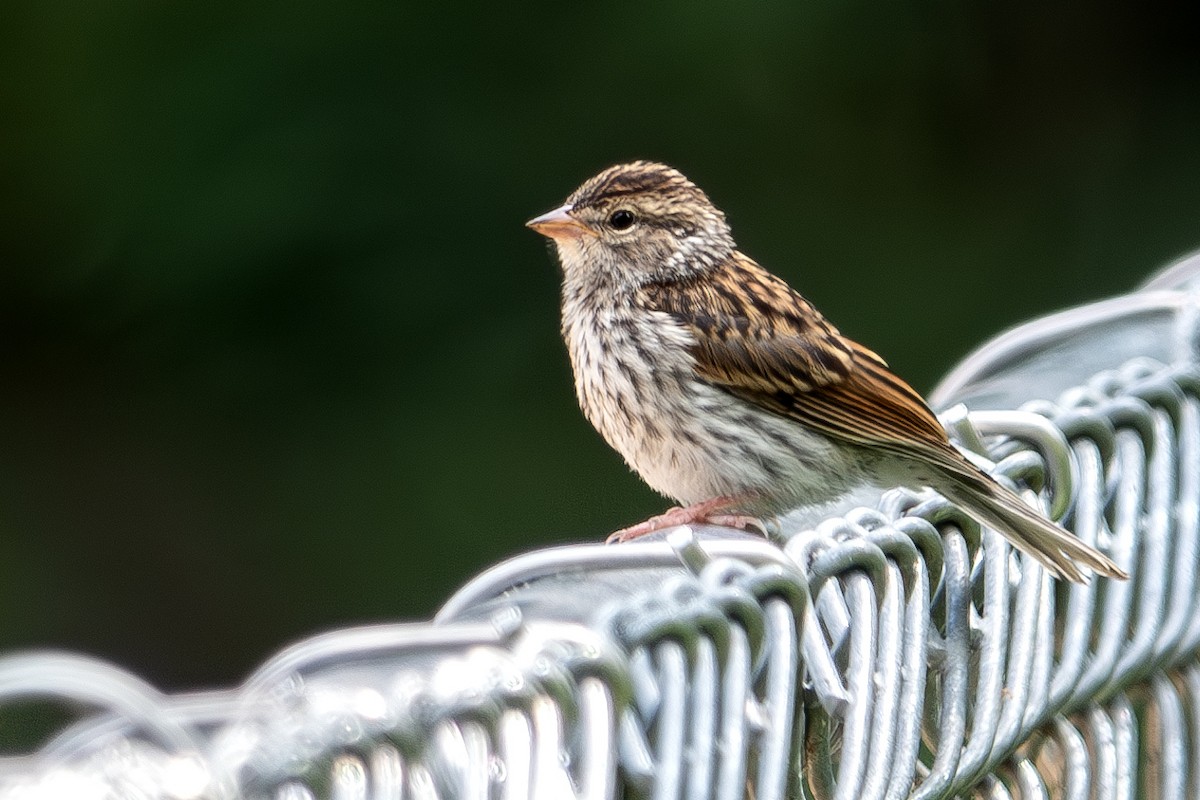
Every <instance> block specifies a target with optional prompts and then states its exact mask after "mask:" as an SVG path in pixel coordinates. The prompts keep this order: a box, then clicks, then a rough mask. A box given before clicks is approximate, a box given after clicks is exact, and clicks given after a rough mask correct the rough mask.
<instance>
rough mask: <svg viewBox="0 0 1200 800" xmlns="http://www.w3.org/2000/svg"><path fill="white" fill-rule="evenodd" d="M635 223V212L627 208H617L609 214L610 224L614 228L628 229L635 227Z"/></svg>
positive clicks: (619, 229)
mask: <svg viewBox="0 0 1200 800" xmlns="http://www.w3.org/2000/svg"><path fill="white" fill-rule="evenodd" d="M633 223H634V218H633V212H632V211H630V210H629V209H626V208H620V209H617V210H616V211H614V212H613V213H612V214H610V215H609V216H608V224H609V225H611V226H612V228H613V229H614V230H618V231H627V230H629V229H630V228H632V227H633Z"/></svg>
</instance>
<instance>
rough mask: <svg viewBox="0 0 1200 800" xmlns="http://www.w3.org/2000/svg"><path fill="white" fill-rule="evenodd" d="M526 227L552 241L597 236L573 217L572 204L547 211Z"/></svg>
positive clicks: (530, 221) (526, 224)
mask: <svg viewBox="0 0 1200 800" xmlns="http://www.w3.org/2000/svg"><path fill="white" fill-rule="evenodd" d="M525 227H527V228H533V229H534V230H535V231H537V232H538V233H540V234H542V235H543V236H549V237H550V238H551V239H560V238H566V239H573V238H577V237H579V236H582V235H584V234H587V235H589V236H595V235H596V233H595V231H593V230H592V229H591V228H589V227H588V226H586V225H584V224H583V223H582V222H580V221H579V220H577V219H575V217H573V216H571V204H570V203H568V204H566V205H565V206H560V207H559V208H556V209H554V210H553V211H547V212H546V213H545V214H542V215H541V216H540V217H534V218H533V219H531V220H529V222H526V223H525Z"/></svg>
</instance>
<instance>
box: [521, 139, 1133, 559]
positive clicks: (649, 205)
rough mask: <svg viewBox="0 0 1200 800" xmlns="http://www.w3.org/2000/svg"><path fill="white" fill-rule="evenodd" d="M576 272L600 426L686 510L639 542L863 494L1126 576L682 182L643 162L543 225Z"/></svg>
mask: <svg viewBox="0 0 1200 800" xmlns="http://www.w3.org/2000/svg"><path fill="white" fill-rule="evenodd" d="M529 225H530V227H532V228H534V229H535V230H537V231H539V232H540V233H543V234H545V235H546V236H549V237H550V238H551V239H552V240H553V241H554V243H555V245H556V247H557V250H558V254H559V258H560V261H561V262H562V266H563V309H562V310H563V336H564V338H565V339H566V342H567V346H568V350H569V352H570V355H571V363H572V367H573V369H574V372H575V385H576V393H577V395H578V397H579V402H580V406H581V407H582V408H583V411H584V413H585V415H586V416H587V417H588V419H589V420H590V421H591V422H592V424H593V425H595V426H596V428H597V430H599V431H600V433H601V435H603V436H604V438H605V439H606V440H608V442H609V443H610V444H611V445H612V446H613V447H614V448H615V449H616V450H617V451H618V452H620V453H621V454H622V455H623V456H624V457H625V459H626V461H627V462H628V463H629V464H630V466H631V467H633V469H634V470H636V471H637V472H638V473H639V474H640V475H642V477H643V478H644V479H645V480H646V482H647V483H649V484H650V485H651V486H652V487H653V488H655V489H657V490H658V491H660V492H662V493H663V494H666V495H668V496H670V497H673V498H675V499H677V500H678V501H680V502H681V503H684V504H685V505H687V506H688V507H687V508H684V509H676V510H673V511H672V512H668V513H667V514H665V515H663V516H662V517H656V518H654V519H652V520H649V521H648V522H646V523H643V524H642V525H639V526H635V527H634V528H630V529H628V530H627V531H626V532H625V533H626V534H628V535H640V534H642V533H645V532H648V531H650V530H655V529H658V528H661V527H666V526H669V525H673V524H680V523H683V522H689V521H699V520H704V519H718V520H725V519H727V518H728V517H729V516H730V515H749V516H751V517H753V516H762V515H770V514H778V513H781V512H784V511H787V510H789V509H791V508H795V507H797V506H800V505H805V504H813V503H820V502H827V501H829V500H832V499H835V498H837V497H838V496H839V495H841V494H843V493H845V492H847V491H849V490H850V489H852V488H853V487H855V486H856V485H859V484H861V483H864V482H871V483H874V484H876V485H879V486H895V485H901V486H909V487H914V488H915V487H920V486H929V487H932V488H934V489H936V490H937V491H939V492H941V493H943V494H944V495H946V496H947V497H948V498H950V499H951V500H952V501H954V502H955V503H957V504H959V505H961V506H963V507H964V509H965V510H966V511H967V512H968V513H970V514H971V515H972V516H974V517H976V518H977V519H979V520H980V521H981V522H983V523H986V524H988V525H990V526H992V527H994V528H996V529H997V530H999V531H1000V532H1001V533H1003V534H1005V535H1006V536H1007V537H1008V538H1009V539H1010V540H1011V541H1012V542H1013V543H1014V544H1015V545H1016V546H1017V547H1018V548H1020V549H1022V550H1024V551H1026V552H1028V553H1030V554H1031V555H1033V556H1034V557H1035V558H1037V559H1038V560H1039V561H1041V562H1042V563H1043V564H1045V565H1046V567H1047V568H1048V569H1049V570H1050V571H1051V572H1053V573H1054V574H1056V575H1059V576H1062V577H1065V578H1068V579H1071V580H1082V579H1083V573H1082V572H1081V570H1080V565H1082V566H1083V567H1086V568H1088V569H1091V570H1093V571H1096V572H1099V573H1101V574H1104V575H1110V576H1118V577H1119V576H1123V573H1122V572H1121V570H1120V569H1119V568H1117V566H1116V565H1115V564H1114V563H1113V562H1112V561H1110V560H1109V559H1108V558H1106V557H1105V556H1104V555H1102V554H1100V553H1099V552H1097V551H1096V550H1094V549H1093V548H1091V547H1088V546H1087V545H1085V544H1084V543H1082V542H1080V541H1079V540H1078V539H1077V538H1075V537H1074V536H1072V535H1070V534H1069V533H1067V532H1066V531H1064V530H1062V529H1061V528H1059V527H1058V526H1057V525H1055V524H1054V523H1052V522H1050V521H1049V520H1047V519H1046V518H1045V517H1043V516H1041V515H1040V514H1038V513H1037V512H1036V511H1035V510H1034V509H1032V508H1030V507H1029V506H1028V505H1026V504H1025V503H1024V502H1023V501H1022V500H1021V499H1020V498H1019V497H1017V496H1016V495H1014V494H1013V493H1012V492H1010V491H1008V490H1007V489H1005V488H1003V487H1001V486H1000V485H999V484H998V483H996V482H995V481H994V480H993V479H992V478H991V477H990V476H988V475H986V474H985V473H983V472H981V471H980V470H979V469H978V468H976V467H975V466H974V465H973V464H971V463H970V462H969V461H968V460H967V459H966V458H965V457H964V456H963V455H962V454H961V453H959V452H958V451H957V450H956V449H955V448H954V446H953V445H951V444H950V442H949V440H948V439H947V437H946V433H945V431H944V430H943V428H942V426H941V425H940V424H939V423H938V421H937V418H936V417H935V416H934V414H933V412H932V411H930V410H929V408H928V406H926V404H925V402H924V400H922V399H921V396H920V395H919V394H917V392H916V391H914V390H913V389H912V388H911V387H910V386H909V385H908V384H907V383H905V382H904V381H902V380H901V379H900V378H898V377H896V376H895V375H894V374H892V372H891V371H890V370H889V369H888V367H887V364H886V363H884V361H883V359H881V358H880V357H879V356H877V355H875V353H873V352H871V351H870V350H868V349H867V348H865V347H863V346H862V345H860V344H858V343H856V342H854V341H852V340H850V339H848V338H846V337H844V336H842V335H841V334H840V333H839V332H838V331H837V329H836V328H834V327H833V326H832V325H831V324H829V322H827V321H826V320H825V318H824V317H822V316H821V314H820V312H818V311H817V310H816V309H815V308H813V306H812V305H811V304H810V303H809V302H808V301H807V300H805V299H804V298H803V297H801V296H800V295H799V294H798V293H797V292H795V291H794V290H793V289H792V288H791V287H789V286H788V285H787V284H786V283H784V281H782V280H781V279H779V278H777V277H775V276H774V275H772V274H771V273H769V272H767V271H766V270H764V269H763V268H762V267H760V266H759V265H758V264H756V263H755V262H754V261H753V260H751V259H750V258H749V257H747V256H745V255H744V254H742V253H741V252H739V251H738V250H737V249H736V246H735V244H734V242H733V238H732V236H731V234H730V232H729V227H728V225H727V224H726V222H725V216H724V214H722V213H721V212H720V210H718V209H717V208H716V207H715V206H713V204H712V203H711V202H710V201H709V199H708V197H707V196H706V195H705V194H704V193H703V192H702V191H701V190H700V189H699V188H697V187H696V186H695V185H694V184H692V183H691V182H690V181H688V180H687V178H685V177H684V176H683V175H682V174H680V173H679V172H677V171H676V170H674V169H672V168H670V167H668V166H665V165H663V164H656V163H652V162H644V161H639V162H634V163H632V164H621V165H618V166H615V167H611V168H609V169H607V170H605V171H604V172H602V173H600V174H599V175H597V176H596V177H594V178H592V179H591V180H589V181H587V182H586V183H584V184H583V185H582V186H581V187H580V188H579V189H578V190H576V191H575V192H574V193H573V194H572V195H571V197H570V198H568V200H567V203H566V205H564V206H562V207H561V208H558V209H555V210H554V211H551V212H550V213H548V214H545V215H543V216H541V217H538V218H537V219H535V220H532V221H531V222H530V223H529Z"/></svg>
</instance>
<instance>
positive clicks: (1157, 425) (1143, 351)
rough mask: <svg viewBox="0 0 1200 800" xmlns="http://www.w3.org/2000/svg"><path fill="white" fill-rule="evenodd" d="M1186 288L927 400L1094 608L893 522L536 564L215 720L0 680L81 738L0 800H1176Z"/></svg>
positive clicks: (918, 523) (911, 520) (1199, 673)
mask: <svg viewBox="0 0 1200 800" xmlns="http://www.w3.org/2000/svg"><path fill="white" fill-rule="evenodd" d="M1196 272H1197V269H1193V268H1190V267H1188V266H1186V265H1185V266H1184V267H1182V268H1181V267H1175V268H1173V269H1172V270H1170V271H1168V272H1166V273H1164V274H1163V275H1162V276H1160V277H1159V278H1157V279H1156V282H1155V283H1154V284H1152V285H1151V286H1150V287H1149V288H1148V289H1147V290H1145V291H1143V292H1139V293H1136V294H1133V295H1129V296H1127V297H1125V298H1119V299H1118V300H1114V301H1108V302H1107V303H1105V304H1100V305H1099V306H1096V307H1094V308H1093V309H1092V311H1091V313H1087V312H1086V310H1085V311H1079V310H1076V311H1073V312H1067V313H1066V314H1065V315H1059V316H1057V317H1052V318H1049V320H1046V321H1042V322H1040V323H1035V324H1034V326H1032V327H1030V328H1027V329H1025V330H1023V331H1018V332H1014V333H1012V334H1008V335H1007V336H1006V337H1001V339H999V340H998V341H997V343H995V344H994V345H993V346H991V347H990V348H985V349H984V350H983V351H981V353H980V354H977V355H976V356H973V357H972V358H970V359H968V360H967V362H965V363H964V365H963V367H961V368H960V369H959V370H957V371H956V372H954V373H952V375H951V376H950V378H948V379H947V382H946V383H944V384H943V386H942V388H941V389H940V390H939V392H938V394H937V395H936V397H937V398H938V401H939V403H940V404H941V405H943V406H945V405H949V404H950V402H952V401H954V400H958V399H964V400H966V401H967V402H968V403H969V404H970V406H971V407H972V408H974V409H977V410H974V411H972V412H967V411H966V410H965V408H964V407H962V406H957V407H953V408H951V409H950V410H949V411H947V412H946V414H945V415H944V421H945V422H946V424H947V426H948V428H949V429H950V430H951V431H952V432H953V434H954V435H955V436H956V438H957V439H958V440H959V442H960V443H961V444H962V446H964V447H965V448H969V449H972V450H974V451H976V452H978V453H979V454H980V455H985V454H986V456H987V457H988V458H989V459H990V460H991V462H992V464H993V474H995V475H997V476H998V478H999V479H1001V480H1003V481H1008V482H1010V483H1011V485H1013V486H1014V487H1016V488H1019V489H1021V490H1023V491H1024V492H1026V493H1027V495H1028V496H1029V497H1030V499H1036V500H1037V501H1039V502H1042V503H1043V504H1044V507H1045V508H1046V509H1047V511H1048V512H1049V513H1051V514H1052V515H1054V516H1062V517H1064V522H1065V524H1066V525H1067V526H1068V527H1070V528H1071V529H1072V530H1074V531H1075V533H1076V534H1077V535H1078V536H1080V537H1081V538H1082V539H1083V540H1085V541H1087V542H1089V543H1092V544H1094V545H1096V546H1097V547H1098V548H1100V549H1101V550H1103V551H1105V552H1106V553H1108V554H1109V555H1111V556H1112V557H1113V558H1114V560H1116V562H1117V563H1118V564H1119V565H1121V566H1122V567H1123V568H1124V569H1126V570H1127V571H1128V572H1129V573H1130V576H1131V578H1130V580H1129V581H1128V582H1110V581H1106V580H1094V581H1092V582H1091V583H1090V584H1087V585H1066V584H1062V583H1056V582H1054V581H1052V580H1050V579H1049V578H1048V577H1047V576H1046V574H1045V572H1044V570H1043V569H1042V568H1041V567H1040V566H1039V565H1038V564H1037V563H1036V562H1033V561H1031V560H1029V559H1027V558H1024V557H1023V556H1021V555H1020V554H1017V553H1015V552H1014V551H1012V550H1011V548H1010V547H1009V546H1008V544H1007V543H1006V542H1005V540H1004V539H1003V538H1002V537H1001V536H1000V535H999V534H998V533H996V532H994V531H991V530H987V529H981V528H980V527H979V526H978V525H977V524H975V523H974V522H973V521H972V520H970V518H968V517H967V516H965V514H963V513H962V512H961V511H960V510H959V509H958V508H956V507H955V506H953V505H952V504H950V503H949V502H947V501H946V500H944V499H942V498H941V497H939V496H937V495H934V494H932V493H923V494H916V493H912V492H907V491H901V490H892V491H889V492H886V493H884V494H883V495H882V496H881V497H880V498H879V500H878V502H877V503H875V504H874V506H873V507H861V508H856V509H853V510H850V511H848V512H847V513H845V514H844V515H842V516H838V517H833V518H829V519H825V520H824V521H822V522H821V523H820V524H818V525H816V526H815V527H813V528H811V529H807V528H804V529H800V530H791V529H789V528H788V527H787V526H786V522H784V523H781V524H780V525H779V526H777V528H776V529H775V530H774V531H773V533H774V534H775V540H774V541H772V542H768V541H765V540H762V539H758V538H753V537H748V536H744V535H739V534H736V533H734V532H731V531H728V530H722V529H717V528H710V527H705V526H697V527H694V528H680V529H676V530H674V531H671V532H669V533H668V534H667V535H665V536H664V537H661V539H660V540H658V541H649V542H636V543H631V544H627V545H622V546H615V547H608V546H602V545H579V546H571V547H563V548H557V549H552V550H544V551H538V552H534V553H530V554H527V555H524V556H521V557H518V558H515V559H513V560H511V561H508V562H504V563H502V564H499V565H497V566H496V567H494V568H492V569H491V570H489V571H487V572H485V573H484V574H482V575H480V576H479V577H478V578H477V579H475V580H474V581H472V582H471V583H469V584H468V585H467V586H465V587H464V588H463V589H462V590H460V591H459V592H458V593H457V594H456V595H455V596H454V597H452V598H451V599H450V600H449V601H448V602H447V603H446V605H445V606H444V607H443V609H442V610H441V612H440V613H439V614H438V616H437V617H436V619H434V620H433V621H431V622H428V623H414V624H403V625H385V626H372V627H365V628H358V629H347V630H340V631H334V632H331V633H329V634H325V635H322V636H318V637H314V638H312V639H308V640H306V641H303V642H300V643H298V644H296V645H294V646H292V647H290V648H288V649H286V650H284V651H283V652H281V653H279V654H277V655H276V656H274V657H273V658H271V659H270V660H268V661H267V662H266V663H265V664H263V665H262V666H261V668H260V669H259V670H258V671H257V672H256V673H255V674H254V675H252V676H251V677H250V678H249V680H247V681H246V682H245V683H244V684H243V685H242V686H240V687H238V688H236V689H231V690H228V691H220V692H205V693H196V694H186V695H163V694H160V693H158V692H157V691H155V690H154V689H153V688H152V687H150V686H148V685H146V684H145V683H144V682H142V681H140V680H139V679H137V678H136V677H135V676H133V675H130V674H128V673H126V672H124V671H121V670H119V669H117V668H115V667H113V666H110V665H107V664H104V663H102V662H99V661H96V660H94V659H90V658H87V657H83V656H76V655H69V654H62V653H18V654H13V655H9V656H7V657H5V658H2V659H0V714H3V713H4V711H5V709H6V708H12V707H14V706H15V705H16V704H18V703H20V702H23V701H25V700H27V699H29V698H45V699H50V700H53V701H56V702H61V703H64V704H69V705H76V706H78V705H82V706H85V707H87V708H90V709H93V711H92V713H90V714H88V715H87V716H86V717H85V718H83V719H82V720H81V721H78V722H75V723H72V724H70V725H69V726H67V727H65V728H64V729H63V730H61V731H60V732H58V733H57V735H56V736H55V737H54V738H53V739H52V740H50V741H49V742H48V743H46V744H45V745H44V746H43V747H41V748H40V749H39V750H38V751H37V752H34V753H29V754H26V755H22V756H15V757H14V756H10V757H6V758H4V759H3V760H0V796H3V797H5V798H10V797H11V798H58V797H72V798H87V797H96V798H101V797H103V798H107V797H132V798H232V797H249V798H264V799H265V798H272V799H274V800H302V799H304V798H338V799H339V800H349V799H350V798H364V800H365V798H419V799H421V800H426V799H427V800H434V799H435V798H495V799H497V800H523V798H566V797H575V798H594V799H595V800H601V799H602V798H613V797H630V798H642V797H645V798H688V800H702V799H704V798H713V800H732V799H733V798H739V797H754V798H757V800H773V799H774V798H784V797H801V796H805V795H807V796H811V797H814V798H818V799H819V800H848V799H849V798H869V799H873V798H887V799H889V800H898V799H899V798H919V799H920V800H932V799H933V798H947V797H954V796H964V795H969V796H975V797H980V798H995V799H996V800H999V799H1000V798H1022V799H1023V800H1030V799H1032V798H1039V797H1064V798H1084V797H1094V798H1128V797H1133V796H1135V795H1136V796H1142V797H1148V798H1163V799H1164V800H1166V799H1167V798H1176V797H1180V798H1182V797H1198V796H1200V661H1198V660H1197V658H1196V654H1197V650H1198V648H1200V613H1197V611H1198V610H1200V609H1198V608H1197V606H1198V604H1200V591H1197V583H1196V581H1197V579H1196V573H1197V568H1198V566H1200V564H1198V560H1200V368H1198V364H1200V361H1198V359H1197V358H1196V356H1195V347H1194V344H1195V342H1196V326H1195V320H1196V315H1195V313H1194V310H1195V309H1196V308H1197V307H1198V305H1197V298H1196V297H1195V296H1193V295H1192V294H1191V293H1190V289H1189V287H1190V285H1191V284H1192V283H1194V276H1195V274H1196ZM1131 330H1134V331H1143V330H1150V331H1152V332H1153V333H1154V335H1152V336H1144V335H1137V336H1131V335H1130V334H1129V331H1131ZM1096 351H1101V353H1097V352H1096ZM1077 352H1086V353H1087V354H1088V357H1087V358H1075V357H1073V354H1074V353H1077ZM1100 355H1106V356H1107V357H1109V358H1110V359H1111V360H1110V361H1109V362H1108V368H1104V369H1099V370H1093V371H1092V372H1090V373H1088V374H1080V373H1081V372H1082V371H1084V370H1086V369H1090V367H1092V366H1094V365H1095V364H1096V363H1097V361H1098V359H1099V358H1100ZM1047 365H1050V366H1054V365H1057V368H1055V369H1048V368H1047ZM1047 387H1050V388H1052V389H1053V391H1049V390H1048V388H1047ZM1036 397H1042V398H1045V397H1053V398H1055V399H1054V400H1053V401H1050V400H1045V399H1040V400H1038V399H1031V398H1036ZM1022 402H1023V405H1021V407H1020V409H1019V410H1014V408H1013V407H1014V406H1017V405H1020V404H1021V403H1022ZM1006 403H1008V405H1005V404H1006ZM1064 515H1065V516H1064Z"/></svg>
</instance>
